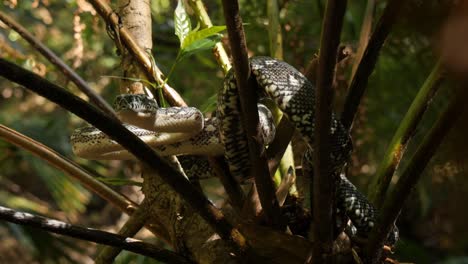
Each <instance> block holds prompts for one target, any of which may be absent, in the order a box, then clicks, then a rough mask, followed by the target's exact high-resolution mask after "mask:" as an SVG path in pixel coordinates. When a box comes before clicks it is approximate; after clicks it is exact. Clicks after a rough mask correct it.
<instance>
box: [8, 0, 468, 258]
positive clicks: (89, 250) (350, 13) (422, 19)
mask: <svg viewBox="0 0 468 264" xmlns="http://www.w3.org/2000/svg"><path fill="white" fill-rule="evenodd" d="M366 2H367V1H348V6H347V11H346V15H345V20H344V25H343V32H342V36H341V42H342V46H343V47H344V50H345V51H346V52H347V56H348V57H347V58H346V59H345V60H343V61H342V62H341V63H340V64H339V67H338V69H337V78H336V86H335V104H336V112H338V113H339V111H340V110H341V108H342V105H343V102H344V97H345V95H346V92H347V86H348V82H349V76H350V73H351V69H352V67H353V63H354V61H353V59H354V57H355V56H354V55H355V52H356V49H357V47H358V43H359V36H360V31H361V25H362V22H363V17H364V15H365V10H366ZM404 2H405V6H404V7H403V9H402V12H401V13H400V15H399V16H398V19H397V23H396V25H395V26H394V28H393V30H392V32H391V34H390V36H389V38H388V39H387V41H386V43H385V45H384V47H383V49H382V51H381V54H380V57H379V59H378V62H377V65H376V68H375V71H374V72H373V74H372V75H371V77H370V80H369V84H368V89H367V91H366V94H365V98H364V100H363V103H362V105H361V107H360V109H359V114H358V118H357V121H356V122H355V125H354V128H353V140H354V144H355V151H354V154H353V158H352V164H351V173H350V174H351V177H350V178H351V180H352V181H353V182H354V183H356V185H358V186H359V187H360V188H361V190H366V188H367V186H368V183H369V182H370V179H371V178H372V176H373V175H375V172H376V169H377V166H378V164H379V162H380V161H381V160H382V158H383V155H384V153H385V151H386V148H387V146H388V144H389V141H390V139H391V138H392V136H393V134H394V133H395V131H396V129H397V127H398V125H399V124H400V121H401V119H402V117H403V115H404V114H405V113H406V111H407V109H408V107H409V105H410V104H411V102H412V100H413V99H414V96H415V94H416V93H417V91H418V89H419V88H420V87H421V85H422V84H423V82H424V80H425V79H426V78H427V76H428V75H429V73H430V71H431V69H432V68H433V66H434V65H435V64H436V62H437V61H438V57H439V54H440V51H441V50H443V49H449V48H451V47H448V46H447V43H446V42H442V41H441V36H442V35H443V34H444V30H445V31H450V28H454V27H456V25H455V26H454V27H451V26H450V24H449V22H450V18H451V15H452V14H453V13H454V12H455V11H456V12H458V13H460V12H462V13H463V12H465V11H467V12H465V13H464V15H465V17H468V9H466V10H455V11H454V10H453V6H454V4H456V2H459V1H455V0H452V1H450V0H425V1H421V0H411V1H404ZM176 4H177V3H176V1H170V0H152V1H151V7H152V18H153V41H154V48H153V51H152V52H153V56H154V58H155V60H156V62H157V64H158V66H159V67H160V68H161V70H162V71H163V72H164V73H166V74H167V73H168V72H169V71H170V69H171V66H172V65H173V63H174V60H175V58H176V55H177V52H178V49H179V42H178V39H177V37H176V35H175V34H174V9H175V6H176ZM385 4H386V1H377V6H376V13H375V16H374V17H375V18H378V17H379V16H380V14H381V12H382V10H383V8H384V6H385ZM205 5H206V6H207V8H208V13H209V15H210V17H211V19H212V20H213V23H214V24H215V25H223V24H224V18H223V14H222V8H221V3H220V1H218V0H216V1H212V0H209V1H205ZM240 5H241V14H242V17H243V21H244V22H245V23H247V24H246V26H245V30H246V38H247V43H248V48H249V52H250V55H252V56H253V55H269V54H270V51H269V43H268V30H267V21H268V18H267V13H266V1H245V0H241V1H240ZM279 6H280V22H281V29H282V32H283V52H284V60H285V61H287V62H288V63H290V64H291V65H293V66H295V67H297V68H298V69H299V70H301V71H304V70H305V66H306V65H307V63H308V61H309V60H310V59H311V58H312V57H313V56H314V54H317V52H318V47H319V41H320V30H321V21H322V17H323V13H324V6H325V4H324V1H320V0H312V1H306V0H280V1H279ZM0 10H2V11H3V12H5V13H7V14H8V15H10V16H12V17H13V18H14V19H15V20H16V21H17V22H18V23H20V24H21V25H23V26H24V27H25V28H27V29H28V30H29V32H32V33H33V34H34V35H35V36H36V37H37V38H38V39H39V40H40V41H42V42H43V43H44V44H45V45H46V46H48V47H49V48H50V49H52V50H53V51H54V52H56V53H57V54H59V55H60V57H61V58H62V59H63V60H65V61H66V62H67V63H68V64H69V65H70V66H72V67H73V68H74V69H75V71H76V72H78V73H79V75H81V76H82V77H83V78H84V79H85V80H86V81H88V83H89V84H90V85H91V86H92V87H93V88H94V89H95V90H96V91H98V92H99V93H100V94H102V96H104V98H105V99H106V100H107V101H109V102H112V101H113V98H114V97H115V96H116V95H117V94H118V92H119V88H118V82H119V79H117V78H112V77H111V76H114V77H115V76H117V77H118V76H121V75H122V73H121V70H120V68H119V65H120V58H119V56H118V55H117V54H116V50H115V46H114V43H113V42H112V40H111V39H110V38H109V36H108V34H107V33H106V26H105V23H104V22H103V21H102V19H100V18H99V17H98V16H97V14H96V12H95V11H94V10H93V9H92V7H91V6H90V5H89V4H88V3H87V2H86V1H84V0H60V1H57V0H34V1H33V0H31V1H21V0H20V1H16V0H3V1H2V3H1V5H0ZM466 20H468V18H466V19H465V21H464V23H465V24H464V25H465V26H466V27H465V31H464V32H463V30H459V31H456V32H458V33H457V34H459V35H458V36H459V37H460V38H466V32H467V31H466V29H468V22H466ZM193 24H194V25H195V24H196V23H195V22H193ZM463 34H465V36H464V37H463V36H462V35H463ZM223 41H225V43H227V41H226V39H224V40H223ZM444 43H445V44H444ZM449 43H450V41H449ZM465 43H467V42H466V41H465ZM444 45H445V46H444ZM466 47H467V46H465V47H459V48H460V49H465V51H460V54H458V55H459V57H460V58H463V57H464V56H466V54H465V55H464V54H463V53H466V52H467V51H466ZM457 52H458V51H457ZM0 57H2V58H5V59H8V60H10V61H13V62H15V63H17V64H19V65H22V66H23V67H25V68H27V69H30V70H32V71H34V72H36V73H38V74H40V75H41V76H43V77H44V78H46V79H48V80H50V81H52V82H54V83H56V84H58V85H60V86H63V87H67V88H68V89H69V90H70V91H72V92H73V93H75V94H80V92H79V91H78V90H77V89H76V88H75V86H74V85H69V83H68V81H67V79H65V77H64V76H63V74H61V73H60V72H58V71H56V69H55V68H54V67H53V66H52V65H51V64H50V63H49V62H48V61H46V60H45V59H44V58H43V57H42V56H41V55H39V54H38V53H37V52H36V51H35V49H34V48H32V47H31V46H30V45H29V44H27V43H26V42H25V41H24V40H23V39H22V38H21V37H20V36H19V35H18V34H17V33H15V32H14V31H12V30H10V29H9V28H8V27H6V26H5V25H4V24H2V23H0ZM465 63H466V60H465ZM222 79H223V73H222V71H221V69H220V68H219V67H218V66H217V64H216V62H215V60H214V57H213V56H212V54H211V51H210V50H207V51H204V52H200V53H197V54H195V55H194V56H191V57H189V58H187V59H185V60H182V61H181V62H180V63H179V64H178V65H177V66H176V67H175V70H174V72H173V73H172V78H171V79H170V80H169V83H170V85H171V86H172V87H174V88H175V89H177V91H178V92H179V93H180V94H181V95H182V96H183V98H184V99H185V100H186V101H187V102H188V103H189V104H190V105H191V106H195V107H199V108H200V109H202V110H203V111H208V112H209V111H211V110H212V109H213V108H212V106H211V105H212V104H213V102H214V99H213V98H214V96H215V95H216V93H217V90H218V89H219V87H220V86H221V84H222ZM453 86H454V84H453V81H451V80H450V78H447V79H445V80H443V82H442V84H441V87H440V88H439V91H438V94H437V95H436V96H435V98H434V100H433V102H432V104H431V105H430V107H429V109H428V112H427V114H425V115H424V118H423V120H422V123H421V125H420V126H419V127H418V130H417V133H416V135H415V137H414V139H413V140H412V142H411V144H410V145H409V147H408V150H407V153H406V154H405V157H408V156H410V154H411V153H412V152H413V150H414V146H416V145H417V143H418V142H419V141H420V139H421V138H422V136H423V135H424V134H425V133H426V132H427V130H428V128H429V127H430V126H431V125H432V124H433V122H434V120H435V118H436V117H437V114H438V113H439V112H440V111H441V110H442V109H443V107H444V106H445V105H446V104H447V100H448V95H449V94H450V92H451V89H452V88H453ZM82 97H83V98H85V97H84V96H82ZM210 106H211V107H210ZM459 114H460V115H463V116H462V118H460V119H459V121H458V123H457V125H456V126H455V127H454V128H453V129H452V131H451V133H450V134H449V136H448V137H447V138H446V139H445V140H444V142H443V144H442V145H441V147H440V148H439V149H438V151H437V154H436V156H435V157H434V158H433V159H432V161H431V163H430V164H429V166H428V167H427V168H426V170H425V172H424V176H423V177H422V178H421V181H420V183H419V184H418V185H417V188H416V189H415V190H414V191H413V193H412V194H411V196H410V199H409V200H408V202H407V204H406V205H405V208H404V210H403V211H402V214H401V216H400V218H399V220H398V223H397V224H398V226H399V228H400V231H401V240H400V242H399V244H398V247H397V250H396V259H399V260H401V261H403V262H416V263H468V225H467V224H466V223H467V221H468V210H465V208H466V207H465V204H464V202H465V201H466V200H464V199H466V198H467V195H466V194H467V193H468V178H466V176H467V169H466V168H467V164H468V163H467V162H468V160H467V157H468V150H467V149H468V148H467V147H468V143H467V142H468V140H467V139H466V135H467V134H468V126H467V123H466V122H464V121H465V120H467V119H466V113H459ZM0 123H1V124H4V125H6V126H8V127H11V128H13V129H15V130H18V131H19V132H21V133H24V134H25V135H28V136H30V137H32V138H33V139H35V140H38V141H39V142H42V143H43V144H45V145H47V146H49V147H51V148H53V149H54V150H56V151H58V152H60V153H61V154H63V155H65V156H67V157H69V158H71V159H73V160H75V161H76V162H78V163H79V164H81V165H82V166H84V167H85V168H87V169H89V170H90V171H96V172H99V173H100V174H101V175H103V176H105V178H104V179H102V180H104V181H105V182H107V183H110V184H111V185H113V188H115V189H117V190H119V191H121V192H122V193H124V194H126V195H128V196H130V197H131V198H133V199H134V200H138V199H141V197H138V196H137V194H138V193H139V187H138V186H137V185H129V180H134V181H141V180H140V179H139V178H138V169H137V168H136V166H134V165H133V163H131V162H119V161H110V162H95V161H87V160H84V159H79V158H76V157H74V156H73V155H72V153H71V147H70V143H69V136H70V134H71V132H72V131H73V130H74V129H75V128H77V127H80V126H83V125H84V123H83V121H81V120H80V119H78V118H77V117H75V116H73V115H71V114H70V113H68V112H67V111H65V110H63V109H61V108H60V107H57V106H56V105H54V104H52V103H50V102H48V101H47V100H45V99H43V98H42V97H39V96H37V95H35V94H32V93H30V92H28V91H26V90H25V89H23V88H21V87H18V86H17V85H15V84H14V83H12V82H9V81H7V80H5V79H0ZM405 157H404V158H403V163H402V165H401V166H400V167H404V165H405V162H404V159H405ZM119 179H120V180H119ZM207 186H208V187H207V192H209V193H210V195H211V198H212V199H213V200H215V201H216V199H217V197H221V196H222V195H223V194H222V193H221V192H222V188H220V187H219V185H217V184H216V183H215V182H213V184H210V185H207ZM0 200H1V204H2V205H5V206H8V207H12V208H16V209H20V210H26V211H31V212H36V213H38V214H41V215H45V216H49V217H53V218H58V219H62V220H65V221H69V222H71V223H76V224H80V225H85V226H91V227H94V228H99V229H104V230H109V231H116V230H118V227H119V226H120V225H121V223H122V221H124V219H125V216H122V215H121V213H120V212H119V211H118V210H116V209H114V208H113V207H111V206H110V205H109V204H107V203H106V202H105V201H104V200H102V199H100V198H99V197H97V196H94V195H92V194H91V193H90V192H89V191H87V190H86V189H85V188H83V187H81V186H80V185H79V184H77V183H76V182H74V181H72V180H70V179H69V178H67V177H66V175H65V174H64V173H62V172H60V171H58V170H56V169H54V168H51V167H50V166H49V165H48V164H47V163H45V162H44V161H42V160H41V159H39V158H37V157H34V156H32V155H31V154H29V153H28V152H26V151H23V150H21V149H19V148H17V147H15V146H13V145H10V144H9V143H6V142H5V141H3V140H0ZM139 237H140V238H145V233H144V232H143V233H140V234H139ZM0 240H1V241H2V243H1V244H0V262H2V263H6V262H10V261H12V260H16V262H18V263H19V262H23V263H31V262H33V261H37V262H40V263H55V262H57V263H58V262H60V263H68V262H78V263H81V262H84V260H86V259H87V260H90V257H87V256H92V254H93V253H94V252H95V247H94V246H89V245H90V244H89V243H86V242H79V241H76V240H73V239H69V238H65V237H61V236H60V237H59V236H54V235H50V234H48V233H46V232H42V231H38V230H34V229H29V228H23V227H20V226H16V225H13V224H9V223H5V222H0ZM132 259H133V260H136V261H138V263H151V262H152V261H151V260H149V259H146V258H143V257H141V256H137V255H133V254H130V253H126V252H125V254H121V255H120V257H119V262H121V263H127V262H128V261H130V260H132ZM134 263H137V262H134Z"/></svg>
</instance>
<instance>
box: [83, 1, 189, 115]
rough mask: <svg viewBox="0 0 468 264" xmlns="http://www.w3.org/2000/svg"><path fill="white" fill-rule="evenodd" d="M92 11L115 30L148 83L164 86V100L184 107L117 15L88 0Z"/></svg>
mask: <svg viewBox="0 0 468 264" xmlns="http://www.w3.org/2000/svg"><path fill="white" fill-rule="evenodd" d="M89 2H90V3H91V4H92V5H93V7H94V9H96V11H97V12H98V13H99V15H100V16H101V17H102V18H103V19H104V20H105V21H106V23H107V24H108V25H111V26H112V28H114V29H117V30H118V31H119V32H118V36H119V40H118V41H122V44H124V46H125V47H126V48H127V50H128V51H129V52H130V53H131V54H132V55H133V56H134V57H135V60H136V61H137V62H138V63H139V65H140V66H141V67H142V68H143V70H144V73H145V74H146V77H147V78H148V80H149V81H150V82H154V83H157V84H159V85H164V86H163V87H162V89H163V93H164V97H165V99H166V100H167V101H168V102H169V103H170V104H171V105H175V106H186V105H187V104H186V103H185V101H184V99H182V97H181V96H180V95H179V94H178V93H177V92H176V91H175V90H174V89H173V88H172V87H170V86H169V85H168V84H165V82H164V78H163V74H162V72H161V70H159V68H158V67H157V66H156V65H154V64H153V63H151V60H150V58H148V54H147V53H146V52H145V51H143V50H142V49H141V48H140V46H138V44H137V43H136V41H135V40H134V39H133V37H132V36H131V34H130V33H129V32H128V30H127V29H126V28H125V27H122V26H121V25H120V22H119V17H118V15H117V14H116V13H115V12H114V11H113V10H112V8H110V6H109V5H107V4H106V3H104V1H102V0H90V1H89Z"/></svg>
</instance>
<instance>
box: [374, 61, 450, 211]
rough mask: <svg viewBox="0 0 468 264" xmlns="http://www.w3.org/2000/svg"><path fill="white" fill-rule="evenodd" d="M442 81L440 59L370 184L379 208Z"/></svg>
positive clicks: (410, 108)
mask: <svg viewBox="0 0 468 264" xmlns="http://www.w3.org/2000/svg"><path fill="white" fill-rule="evenodd" d="M441 81H442V76H441V65H440V61H439V62H437V63H436V65H435V66H434V68H433V69H432V71H431V73H430V74H429V76H428V77H427V79H426V81H425V82H424V84H423V85H422V86H421V88H420V89H419V92H418V94H417V95H416V97H415V98H414V100H413V103H412V104H411V106H410V107H409V108H408V112H406V115H405V117H403V120H402V121H401V122H400V126H399V127H398V129H397V131H396V132H395V134H394V136H393V138H392V141H391V142H390V145H389V146H388V148H387V152H386V153H385V155H384V158H383V160H382V162H381V163H380V165H379V167H378V169H377V173H376V175H375V177H374V178H373V181H372V183H371V184H370V186H369V200H370V201H371V202H372V203H373V204H374V206H376V208H379V207H380V206H381V205H382V203H383V201H384V199H385V195H386V193H387V189H388V186H389V184H390V181H391V179H392V176H393V174H394V172H395V170H396V168H397V167H398V165H399V164H400V159H401V157H402V156H403V153H404V152H405V150H406V146H407V144H408V142H409V141H410V140H411V137H412V135H414V133H415V130H416V127H417V126H418V124H419V122H420V121H421V119H422V116H423V114H424V113H425V112H426V109H427V107H428V106H429V104H430V103H431V102H432V98H433V97H434V95H435V93H436V92H437V90H438V88H439V86H440V83H441Z"/></svg>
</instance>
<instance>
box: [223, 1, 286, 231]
mask: <svg viewBox="0 0 468 264" xmlns="http://www.w3.org/2000/svg"><path fill="white" fill-rule="evenodd" d="M223 10H224V17H225V19H226V26H227V30H228V35H229V43H230V45H231V50H232V57H233V61H234V71H235V76H236V80H237V87H239V88H238V89H239V97H240V104H241V109H242V111H241V113H242V115H241V120H242V121H243V125H244V127H245V130H246V137H247V141H248V146H249V155H250V164H252V171H253V174H254V176H255V184H256V186H257V189H258V193H259V196H260V201H261V203H262V207H263V210H264V212H265V215H266V218H267V221H268V222H270V223H271V225H272V226H273V227H275V228H279V229H282V225H281V223H280V219H279V216H280V208H279V205H278V201H277V200H276V195H275V186H274V183H273V180H272V178H271V177H270V174H269V172H268V166H267V164H266V157H265V155H264V152H263V150H262V148H263V146H262V144H260V142H258V141H257V139H260V138H261V136H260V135H261V134H260V132H261V130H260V127H259V124H258V120H259V117H258V109H257V95H256V93H255V83H254V82H253V80H252V79H250V78H249V77H250V65H249V60H248V55H247V44H246V41H245V35H244V29H243V25H242V18H241V16H240V14H239V4H238V2H237V1H236V0H223Z"/></svg>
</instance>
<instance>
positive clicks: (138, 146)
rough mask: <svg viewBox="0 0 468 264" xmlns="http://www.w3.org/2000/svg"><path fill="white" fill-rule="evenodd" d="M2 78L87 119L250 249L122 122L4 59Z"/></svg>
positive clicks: (236, 242) (216, 227)
mask: <svg viewBox="0 0 468 264" xmlns="http://www.w3.org/2000/svg"><path fill="white" fill-rule="evenodd" d="M0 75H1V76H4V77H5V78H7V79H9V80H11V81H13V82H16V83H18V84H21V85H23V86H24V87H26V88H27V89H29V90H31V91H33V92H35V93H37V94H39V95H41V96H43V97H45V98H47V99H49V100H50V101H52V102H54V103H57V104H59V105H60V106H61V107H63V108H64V109H66V110H68V111H70V112H72V113H74V114H76V115H77V116H79V117H81V118H83V119H85V120H86V121H87V122H89V123H90V124H91V125H93V126H94V127H96V128H98V129H99V130H101V131H102V132H104V133H105V134H107V135H108V136H109V137H110V138H112V139H113V140H115V141H116V142H117V143H119V144H120V145H121V146H122V147H124V148H125V149H127V150H128V151H129V152H130V153H132V154H133V155H134V156H135V157H137V158H138V160H139V161H140V162H142V163H144V164H146V165H147V166H148V167H150V168H151V169H152V170H154V171H155V172H162V173H159V175H160V176H161V178H162V179H163V180H164V181H165V182H166V183H167V184H169V185H170V186H171V187H172V188H173V189H174V190H175V191H176V192H177V193H178V194H179V195H180V196H181V197H182V198H183V199H184V200H185V202H187V204H189V205H191V206H192V207H193V208H194V209H195V210H196V211H197V212H198V213H199V214H200V216H202V217H203V218H204V219H205V220H206V221H207V222H208V223H209V224H210V225H211V227H213V229H214V230H215V231H216V232H217V233H218V234H219V235H220V237H222V238H223V239H226V240H227V241H230V242H233V243H234V247H235V248H236V249H237V250H238V251H239V252H238V253H242V252H243V251H244V250H245V249H246V248H248V245H247V242H246V241H245V238H244V237H243V236H242V234H240V233H239V231H238V230H237V229H236V228H234V227H233V226H232V225H231V224H230V223H229V222H228V221H227V219H226V218H225V217H224V215H223V214H222V213H221V211H220V210H218V209H217V208H216V207H215V206H214V205H213V204H212V203H211V202H210V201H209V200H208V199H207V198H206V197H205V196H204V195H203V193H201V192H199V191H198V190H197V189H195V188H194V187H193V186H192V185H191V184H190V182H189V181H188V180H187V179H185V177H184V176H183V175H182V174H181V173H180V172H179V171H177V170H175V169H174V168H173V167H172V166H171V165H170V164H168V163H167V162H166V161H164V160H162V159H161V158H160V157H159V156H158V155H157V154H156V153H155V152H154V150H152V149H151V148H150V147H149V146H148V145H146V144H145V143H144V142H143V141H141V139H140V138H138V137H137V136H136V135H135V134H133V133H131V132H130V131H128V130H127V129H126V128H125V127H123V126H122V125H121V124H120V123H119V122H118V121H116V120H113V119H110V118H108V117H107V116H106V115H104V114H103V113H102V112H100V111H98V110H97V109H96V108H94V107H93V106H91V105H89V104H87V103H86V102H85V101H83V100H82V99H80V98H78V97H76V96H74V95H73V94H71V93H70V92H68V91H66V90H64V89H62V88H61V87H59V86H57V85H55V84H53V83H50V82H49V81H47V80H45V79H43V78H41V77H40V76H37V75H36V74H34V73H32V72H29V71H27V70H25V69H23V68H21V67H19V66H17V65H15V64H13V63H11V62H8V61H6V60H4V59H1V58H0Z"/></svg>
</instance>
